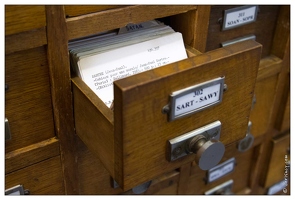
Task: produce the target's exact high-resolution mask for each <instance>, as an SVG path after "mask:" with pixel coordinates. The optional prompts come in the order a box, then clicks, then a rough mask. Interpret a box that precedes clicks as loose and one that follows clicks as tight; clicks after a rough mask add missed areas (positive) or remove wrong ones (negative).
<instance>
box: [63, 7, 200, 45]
mask: <svg viewBox="0 0 295 200" xmlns="http://www.w3.org/2000/svg"><path fill="white" fill-rule="evenodd" d="M70 7H71V8H72V6H70ZM196 8H197V6H192V5H183V6H182V5H175V6H173V5H172V6H171V5H160V6H158V5H135V6H124V7H122V8H117V9H111V10H107V11H105V12H95V13H92V14H89V15H83V16H78V17H70V18H68V19H67V20H66V23H67V29H68V39H69V40H72V39H77V38H80V37H85V36H89V35H92V34H97V33H99V32H103V31H108V30H113V29H118V28H121V27H124V26H126V25H127V24H128V23H135V24H136V23H141V22H144V21H149V20H153V19H157V18H163V17H167V16H172V15H177V14H179V13H185V12H187V11H189V10H195V9H196ZM66 9H69V8H67V7H66ZM90 9H91V8H90ZM94 9H95V8H94Z"/></svg>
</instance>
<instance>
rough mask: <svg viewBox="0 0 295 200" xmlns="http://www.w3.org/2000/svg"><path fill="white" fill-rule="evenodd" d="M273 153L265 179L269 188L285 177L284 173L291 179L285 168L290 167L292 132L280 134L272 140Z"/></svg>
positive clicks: (266, 186)
mask: <svg viewBox="0 0 295 200" xmlns="http://www.w3.org/2000/svg"><path fill="white" fill-rule="evenodd" d="M270 150H271V155H270V160H269V164H268V166H266V170H264V173H266V178H265V181H264V187H265V188H269V187H270V186H272V185H274V184H275V183H278V182H280V181H282V180H284V179H285V176H284V174H285V173H286V174H287V177H286V178H287V179H289V180H290V176H288V173H289V172H288V171H287V172H285V169H288V168H290V164H288V160H290V134H289V133H288V134H285V135H282V136H278V137H276V138H274V139H273V140H272V147H271V149H270Z"/></svg>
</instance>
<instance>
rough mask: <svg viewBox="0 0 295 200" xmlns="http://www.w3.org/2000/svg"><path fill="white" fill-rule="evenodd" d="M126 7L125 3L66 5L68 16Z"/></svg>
mask: <svg viewBox="0 0 295 200" xmlns="http://www.w3.org/2000/svg"><path fill="white" fill-rule="evenodd" d="M121 7H125V6H123V5H98V6H94V5H65V6H64V8H65V14H66V17H75V16H79V15H85V14H90V13H95V12H100V11H105V10H110V9H115V8H121Z"/></svg>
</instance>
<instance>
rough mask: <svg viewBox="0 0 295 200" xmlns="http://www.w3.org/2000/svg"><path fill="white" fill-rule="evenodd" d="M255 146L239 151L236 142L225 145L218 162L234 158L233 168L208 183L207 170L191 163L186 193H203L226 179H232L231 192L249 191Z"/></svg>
mask: <svg viewBox="0 0 295 200" xmlns="http://www.w3.org/2000/svg"><path fill="white" fill-rule="evenodd" d="M255 148H256V147H254V148H250V149H249V150H247V151H245V152H239V151H238V149H237V145H236V144H232V145H230V146H227V147H226V151H225V155H224V157H223V159H222V160H221V161H220V163H219V164H222V163H224V162H226V161H228V160H230V159H234V160H235V165H234V168H233V170H232V171H229V173H225V175H224V176H221V177H220V178H218V179H214V181H212V182H210V183H208V182H207V180H208V174H207V172H206V171H202V170H200V169H199V168H198V166H197V165H195V164H194V163H193V166H192V168H191V175H190V178H189V180H188V186H187V192H188V194H205V192H206V191H209V190H210V189H212V188H214V187H216V186H218V185H220V184H222V183H224V182H226V181H228V180H233V187H232V192H233V194H237V193H239V192H241V191H247V190H248V191H249V190H250V185H249V181H250V177H251V174H252V167H253V165H254V163H255V159H254V158H255V153H256V151H255V150H256V149H255ZM257 148H259V147H257ZM222 169H225V168H222ZM223 171H224V170H223Z"/></svg>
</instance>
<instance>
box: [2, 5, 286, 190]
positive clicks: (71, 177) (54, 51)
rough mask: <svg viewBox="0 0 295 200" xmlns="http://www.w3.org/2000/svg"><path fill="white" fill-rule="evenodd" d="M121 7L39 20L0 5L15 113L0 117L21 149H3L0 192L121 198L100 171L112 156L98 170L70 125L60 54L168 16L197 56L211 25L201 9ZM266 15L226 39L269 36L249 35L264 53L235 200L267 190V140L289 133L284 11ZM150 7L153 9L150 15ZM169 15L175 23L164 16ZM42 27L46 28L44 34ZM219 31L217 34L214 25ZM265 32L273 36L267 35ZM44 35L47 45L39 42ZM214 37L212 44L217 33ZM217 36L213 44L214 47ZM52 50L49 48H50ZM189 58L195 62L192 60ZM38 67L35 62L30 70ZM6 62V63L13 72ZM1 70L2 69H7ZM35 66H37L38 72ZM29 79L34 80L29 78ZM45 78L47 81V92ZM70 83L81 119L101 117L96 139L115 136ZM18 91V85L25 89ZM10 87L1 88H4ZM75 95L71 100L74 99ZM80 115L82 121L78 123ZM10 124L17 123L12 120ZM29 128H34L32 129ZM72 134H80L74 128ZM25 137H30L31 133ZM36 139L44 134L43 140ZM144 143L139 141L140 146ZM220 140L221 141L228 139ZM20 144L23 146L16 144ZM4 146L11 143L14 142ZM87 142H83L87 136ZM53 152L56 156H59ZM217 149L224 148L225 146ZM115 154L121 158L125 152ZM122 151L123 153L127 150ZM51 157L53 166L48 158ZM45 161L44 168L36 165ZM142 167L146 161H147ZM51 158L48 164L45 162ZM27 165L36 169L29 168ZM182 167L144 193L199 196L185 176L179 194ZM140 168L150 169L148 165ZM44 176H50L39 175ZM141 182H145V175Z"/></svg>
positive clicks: (37, 11)
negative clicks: (83, 40) (76, 42)
mask: <svg viewBox="0 0 295 200" xmlns="http://www.w3.org/2000/svg"><path fill="white" fill-rule="evenodd" d="M121 6H122V5H119V6H117V5H98V6H96V5H95V6H93V5H87V6H79V5H74V6H71V5H66V6H48V8H49V9H48V11H49V12H47V14H46V6H43V5H42V6H39V5H37V6H23V5H21V6H10V5H9V6H5V54H6V57H5V60H6V61H5V70H9V73H7V72H8V71H5V73H6V75H5V76H6V77H7V76H10V77H11V79H10V78H6V77H5V79H6V80H10V82H11V83H12V85H11V86H12V88H13V89H14V90H8V92H6V94H5V95H7V96H6V98H9V100H10V102H12V103H16V105H14V106H11V105H12V103H9V102H7V100H6V103H7V105H9V106H7V108H6V110H5V112H6V113H7V114H9V113H10V114H9V115H10V116H13V118H12V119H11V120H12V121H11V122H12V123H11V127H12V129H14V130H15V128H17V129H18V131H17V132H13V135H17V136H18V137H20V138H19V139H17V141H20V143H18V142H16V143H14V142H10V143H9V142H6V143H5V145H6V146H7V147H8V148H9V149H10V150H9V149H8V150H7V154H6V155H5V162H6V163H5V164H6V167H5V172H6V177H5V188H8V187H11V186H14V185H17V184H19V183H20V182H22V183H25V188H28V189H30V188H31V191H33V192H32V193H33V194H64V193H66V194H78V193H79V194H119V193H122V192H123V189H121V188H117V189H113V188H112V187H111V186H110V185H109V179H110V176H111V175H112V174H113V173H115V171H114V170H113V171H114V172H112V173H111V172H110V171H112V170H110V168H108V167H106V166H107V164H106V162H114V155H112V154H114V152H112V151H111V153H107V154H105V155H104V156H103V158H106V157H108V156H110V158H111V161H106V160H104V161H103V162H104V163H103V162H102V161H100V160H99V159H98V157H99V156H97V155H95V154H94V153H93V148H95V147H97V146H99V145H100V143H99V142H96V143H95V144H96V145H95V144H93V146H92V147H86V146H85V145H84V144H82V142H81V141H80V138H78V136H77V135H75V132H74V131H73V130H74V127H75V125H74V123H73V120H72V114H71V113H73V112H74V111H73V110H72V108H71V107H72V102H71V100H70V98H71V95H69V91H71V87H69V83H70V76H69V69H70V66H69V62H68V54H67V53H66V50H65V49H66V46H67V43H68V40H69V39H76V38H78V37H84V36H87V35H90V34H94V33H97V32H100V31H106V30H111V29H115V28H119V27H120V26H124V25H126V24H127V23H131V22H141V21H146V20H150V19H154V18H161V17H168V18H170V20H171V21H172V22H171V26H172V27H173V28H175V29H176V30H179V31H180V32H182V34H183V36H184V41H185V42H186V43H187V44H189V45H190V46H192V47H194V48H195V49H197V50H198V51H201V52H206V44H207V41H208V42H210V41H211V39H212V37H210V35H212V34H213V33H211V29H210V28H209V29H208V26H209V18H210V12H209V11H210V9H211V10H212V6H205V5H198V6H195V5H189V6H188V5H187V6H163V7H162V6H141V5H140V6H125V5H124V7H125V8H123V7H122V8H120V7H121ZM260 7H262V6H260ZM266 7H269V6H266ZM271 7H273V8H274V7H278V9H276V10H275V12H272V11H271V10H272V9H269V10H268V11H266V10H262V11H263V12H262V14H260V16H261V15H263V19H270V20H265V22H266V23H264V24H262V26H259V24H260V25H261V21H260V22H258V24H255V23H253V24H252V25H247V26H245V27H242V28H238V29H237V31H231V32H235V34H236V35H235V34H234V36H238V35H239V36H240V35H243V34H244V33H248V32H249V31H250V29H248V28H249V27H253V26H255V27H256V26H257V27H263V26H267V28H265V29H263V30H259V29H260V28H258V29H256V30H258V32H259V33H265V32H267V33H268V34H266V35H268V36H267V37H264V38H262V36H263V34H258V35H260V36H259V38H260V39H259V40H257V41H258V42H260V43H262V44H263V55H266V56H264V59H262V60H261V62H260V66H259V71H258V74H257V81H256V86H255V90H254V93H257V94H256V95H257V103H256V106H254V109H253V110H252V111H251V115H250V119H251V120H252V122H253V125H252V131H253V132H252V133H253V134H254V136H255V140H254V144H253V148H254V149H250V151H251V152H252V153H250V152H246V153H245V154H246V155H245V156H244V157H243V159H244V158H246V157H247V158H249V159H247V160H248V161H247V163H246V161H244V160H243V159H240V160H243V161H242V162H243V163H245V165H242V167H241V164H239V165H237V170H238V171H239V172H240V171H247V173H249V172H248V171H249V169H250V172H251V173H250V174H248V177H246V178H245V179H247V183H245V181H244V179H243V178H236V177H240V176H239V175H233V176H234V178H235V182H237V186H235V187H236V189H235V192H236V193H237V194H249V193H251V194H265V193H266V191H267V189H268V188H265V186H264V184H265V180H266V177H267V176H268V177H271V175H270V174H271V173H270V174H268V173H266V171H265V168H266V167H268V163H270V160H271V159H270V158H271V153H272V146H271V145H272V137H273V136H279V135H281V134H282V133H285V132H288V129H289V128H290V121H289V119H290V118H289V112H290V110H289V109H290V96H289V95H290V94H289V92H288V90H290V88H289V87H288V84H289V82H288V81H289V79H288V77H289V73H290V46H289V44H288V43H289V41H290V20H289V18H290V7H289V6H288V5H285V6H271ZM151 8H156V9H155V10H153V11H151V10H150V9H151ZM163 8H165V9H163ZM167 8H169V9H167ZM126 13H128V14H126ZM180 13H183V14H180ZM174 14H176V15H175V16H172V15H174ZM215 14H216V13H215ZM276 14H278V15H277V16H278V18H276V17H275V16H276ZM258 15H259V14H258ZM269 16H270V17H269ZM46 18H47V19H46ZM66 18H67V19H66ZM275 18H276V19H275ZM274 20H275V21H274ZM262 21H263V20H262ZM64 22H66V23H64ZM188 22H190V23H188ZM47 23H49V25H48V26H47ZM268 24H271V26H268ZM216 26H217V25H216ZM218 26H219V27H220V24H219V25H218ZM271 28H272V31H270V30H269V29H271ZM241 30H242V31H241ZM251 31H253V30H251ZM251 31H250V32H251ZM207 33H208V34H207ZM269 33H270V34H269ZM214 34H215V33H214ZM222 34H224V37H225V36H228V35H230V36H232V34H229V33H228V31H226V33H222ZM271 35H273V36H274V37H272V36H271ZM48 36H49V38H48V40H47V37H48ZM58 37H59V38H58ZM217 37H220V35H219V36H217ZM217 37H216V38H217ZM216 38H214V37H213V39H216ZM262 39H263V40H262ZM266 40H267V41H266ZM20 41H21V42H20ZM47 43H48V44H49V49H48V50H49V52H48V54H49V57H48V58H49V59H50V61H49V62H50V70H51V71H50V73H49V76H48V74H46V73H44V71H43V72H41V73H40V71H39V70H40V69H42V70H44V69H46V68H47V69H48V63H46V62H44V60H46V59H47V58H46V54H47V50H46V49H47ZM52 45H55V47H53V46H52ZM218 47H219V46H218ZM218 47H216V48H218ZM214 49H215V48H214ZM269 49H271V50H269ZM207 50H208V49H207ZM33 51H35V53H33V54H35V56H36V57H38V58H35V59H31V58H32V57H31V56H30V55H33V54H32V52H33ZM37 51H39V53H36V52H37ZM194 54H195V55H197V54H199V52H197V53H194ZM27 55H29V58H30V59H28V61H19V60H20V58H22V59H21V60H25V59H24V57H26V56H27ZM60 56H61V57H63V59H61V58H60ZM15 60H16V62H15ZM37 60H39V61H40V60H43V61H41V62H39V61H38V62H36V61H37ZM13 62H15V63H14V64H12V63H13ZM32 63H33V64H32ZM36 63H37V65H36ZM7 66H8V68H10V69H6V67H7ZM11 66H13V68H11ZM30 66H31V67H32V68H31V67H30ZM37 66H40V68H38V67H37ZM43 67H44V68H43ZM19 69H24V70H21V71H23V72H24V71H28V72H29V74H31V73H32V75H33V76H34V78H31V79H30V80H22V78H20V77H19V74H18V75H17V76H16V77H15V80H13V79H12V78H13V76H14V75H15V74H13V73H14V72H17V71H18V70H19ZM36 70H37V71H36ZM34 71H35V72H34ZM23 72H22V73H23ZM24 73H25V72H24ZM39 74H41V75H42V76H43V78H42V79H43V80H42V81H41V82H43V83H45V82H47V84H48V85H47V86H45V85H42V84H41V85H42V86H41V85H40V84H36V83H39V82H40V80H41V78H40V77H39ZM29 77H31V75H29ZM36 77H37V79H36V80H35V78H36ZM44 80H45V82H44ZM48 80H50V84H49V81H48ZM23 81H25V84H23V83H24V82H23ZM79 81H80V80H77V79H76V78H74V79H73V85H74V87H73V89H74V93H75V95H74V98H76V100H77V99H79V98H81V99H84V98H86V99H85V100H86V101H90V102H89V104H88V103H86V104H85V105H86V106H85V107H82V106H83V105H82V103H81V104H80V106H81V109H85V112H86V111H87V109H88V110H89V112H93V109H97V111H95V112H96V113H94V114H89V115H90V116H93V117H97V116H96V115H102V116H101V118H99V117H97V119H102V120H97V121H99V123H102V124H108V125H106V126H103V127H104V129H105V131H106V130H107V131H106V132H105V136H106V137H105V138H104V139H106V140H110V141H111V140H113V138H114V133H113V132H112V133H111V136H110V135H108V134H107V132H108V131H109V130H112V131H114V126H115V125H116V123H115V122H116V121H114V116H113V115H114V114H113V113H112V112H111V111H109V110H107V109H105V108H106V107H105V106H104V105H103V104H102V105H101V104H100V103H99V100H98V98H95V97H93V96H92V95H91V94H90V93H89V91H87V89H85V85H84V86H83V84H82V83H79ZM20 85H21V86H20ZM49 85H51V86H50V87H52V89H51V92H52V102H53V103H52V102H51V101H50V100H48V99H50V98H51V97H50V96H48V94H50V90H48V88H50V87H49ZM22 86H24V89H23V87H22ZM12 88H11V87H10V89H12ZM15 88H17V90H15ZM41 88H43V89H41ZM44 88H46V89H44ZM266 88H267V89H266ZM21 89H22V90H21ZM40 89H41V90H42V91H43V92H40V93H39V92H38V91H40ZM48 91H49V92H48ZM18 92H21V96H17V95H16V93H18ZM77 92H80V96H79V94H78V93H77ZM12 94H13V95H12ZM23 94H25V95H23ZM26 94H30V95H29V96H34V97H32V98H29V96H28V95H26ZM31 94H33V95H31ZM36 94H38V95H36ZM85 96H86V97H85ZM274 96H275V97H274ZM36 97H37V98H36ZM272 98H275V100H274V101H273V104H272V100H270V99H272ZM41 99H45V102H43V103H42V102H41ZM74 100H75V99H74ZM91 104H93V105H91ZM51 106H52V107H51ZM17 107H18V108H17ZM50 107H51V108H50ZM11 108H13V110H11ZM32 108H34V109H32ZM74 108H75V107H74ZM44 109H45V110H44ZM50 110H51V111H50ZM19 111H20V112H19ZM26 111H28V112H27V114H28V115H29V117H28V115H26ZM40 112H41V113H44V115H42V114H37V115H36V116H38V117H39V118H38V119H37V117H36V116H34V114H32V113H40ZM49 112H51V113H52V114H54V115H53V116H54V117H52V114H51V115H50V114H49ZM75 112H76V111H75ZM87 112H88V111H87ZM85 115H86V114H85ZM85 115H81V118H83V117H84V116H85ZM267 115H270V116H269V120H267ZM259 116H263V117H259ZM31 117H32V118H31ZM48 117H49V118H48ZM10 118H11V117H9V119H10ZM44 118H46V119H44ZM16 119H22V120H21V121H19V120H17V121H16ZM48 119H49V121H48ZM97 121H89V122H87V123H86V125H88V124H90V126H93V127H94V129H92V128H91V127H87V129H86V130H87V132H88V131H89V132H90V133H91V134H96V135H97V133H98V132H99V131H96V130H100V133H101V131H102V130H103V129H101V127H100V126H99V125H98V123H97ZM245 121H246V120H245ZM33 122H36V123H33ZM53 122H54V124H53ZM190 122H192V123H193V122H194V120H190ZM93 123H96V124H93ZM254 123H255V124H254ZM258 123H259V125H258ZM31 124H33V126H32V125H31ZM245 124H246V123H245ZM192 126H193V125H192ZM54 127H55V128H54ZM77 127H79V125H78V126H77ZM77 127H75V128H77ZM80 127H81V126H80ZM32 129H34V130H37V131H34V130H33V131H30V130H32ZM78 129H79V128H78ZM151 129H152V128H151ZM55 131H56V132H55ZM154 131H155V129H152V130H150V131H149V133H152V134H155V133H153V132H154ZM78 132H79V131H78ZM78 132H77V133H78ZM80 132H81V131H80ZM44 133H45V135H43V134H44ZM82 133H84V132H82ZM145 135H147V134H145ZM145 135H143V136H141V137H142V138H143V137H144V136H145ZM55 136H58V137H55ZM101 136H104V135H100V136H95V137H93V138H94V139H95V138H100V137H101ZM42 137H44V139H42ZM79 137H80V136H79ZM225 137H226V138H227V137H228V135H227V136H225ZM23 138H29V139H25V140H24V141H21V140H22V139H23ZM13 139H15V137H14V138H13ZM31 139H32V140H31ZM87 139H88V140H90V138H87ZM91 139H92V138H91ZM100 139H101V138H100ZM132 139H133V138H132ZM156 139H159V137H156ZM222 140H224V138H222ZM12 141H14V140H12ZM77 141H78V142H77ZM145 141H148V140H145ZM100 142H101V141H100ZM159 143H161V142H158V143H157V142H156V143H155V145H153V146H152V147H150V146H148V145H146V146H147V147H148V148H146V149H147V151H148V150H150V149H151V150H152V151H156V150H154V148H155V147H156V149H157V150H158V147H159V146H157V144H159ZM108 144H111V145H110V146H111V148H113V147H114V144H112V142H111V143H108V142H107V143H106V144H103V145H102V148H103V149H104V150H103V151H102V152H108V151H105V150H107V149H109V148H110V147H109V146H108ZM233 144H234V143H232V145H230V146H234V145H233ZM59 145H60V148H61V151H59ZM112 145H113V146H112ZM106 146H107V147H106ZM88 148H89V149H90V150H91V151H90V150H89V149H88ZM226 148H229V147H228V146H227V147H226ZM232 148H233V147H232ZM123 150H124V151H125V150H126V148H124V149H123ZM127 150H129V152H130V148H129V149H127ZM140 151H141V150H140ZM163 151H164V147H163ZM60 152H61V155H62V156H61V157H60V156H57V155H58V154H60ZM233 152H234V153H233V154H234V155H239V156H238V157H241V158H242V155H244V154H239V153H236V152H235V151H233ZM100 153H101V152H100ZM250 154H252V156H249V155H250ZM127 155H128V156H129V157H132V155H133V153H132V152H131V154H128V153H127ZM247 155H248V156H247ZM53 157H54V159H52V158H53ZM60 158H61V159H60ZM44 159H45V160H46V162H43V160H44ZM148 159H149V160H152V159H154V156H151V158H148ZM51 160H54V161H52V162H51ZM60 162H61V164H62V165H61V164H60ZM121 162H123V160H121ZM36 163H39V164H37V165H36ZM41 163H42V164H41ZM43 163H44V164H43ZM50 163H54V164H50ZM139 163H141V162H139ZM250 163H251V164H250ZM123 164H127V167H128V165H130V162H129V164H128V162H127V163H126V162H125V163H123ZM188 165H189V166H191V165H190V162H186V161H185V160H184V162H183V163H181V166H179V168H177V170H178V171H177V172H176V173H174V170H173V171H172V170H170V171H169V170H168V171H166V169H167V168H168V167H167V168H166V169H165V170H162V171H161V172H160V171H159V173H161V174H160V175H159V176H158V175H155V174H154V175H153V178H152V179H153V181H152V185H151V187H150V188H149V189H148V190H147V192H146V194H185V193H188V192H189V193H191V194H201V193H202V191H200V190H199V189H196V188H198V187H197V186H196V185H195V183H196V181H195V180H192V177H191V178H190V179H188V180H189V181H190V182H191V183H194V184H189V186H188V181H186V178H187V177H188V173H187V172H186V169H189V168H190V167H189V166H188ZM62 166H63V167H62ZM135 167H138V168H140V164H137V163H136V164H135ZM146 168H147V170H149V168H150V166H147V167H146ZM173 168H174V167H173ZM191 168H193V169H195V170H197V169H198V168H197V166H195V165H193V166H192V167H191ZM240 168H241V169H240ZM45 169H46V170H45ZM48 169H49V170H50V171H48ZM62 169H63V170H62ZM246 169H247V170H246ZM123 170H124V169H123ZM123 170H122V171H121V172H120V173H125V172H126V170H125V171H123ZM156 170H157V169H155V171H156ZM164 171H165V172H164ZM197 171H198V170H197ZM46 172H49V173H52V174H51V176H50V177H49V175H48V174H47V173H46ZM61 172H62V173H61ZM166 172H167V174H168V175H167V176H165V175H164V174H166ZM172 172H173V173H172ZM178 172H179V174H178ZM198 173H199V174H198ZM198 173H196V174H194V175H193V177H196V176H202V174H204V172H203V171H201V172H198ZM276 173H277V172H276ZM169 174H170V175H169ZM124 175H125V174H124ZM141 175H142V174H140V175H139V177H140V176H141ZM146 175H150V174H149V173H146ZM43 176H46V178H43ZM164 177H166V178H164ZM243 177H244V175H243ZM141 180H142V181H143V178H141ZM224 180H226V178H224ZM130 182H131V181H129V183H130ZM139 182H140V181H139ZM220 182H221V181H220ZM206 187H207V186H206ZM40 188H41V189H40ZM202 188H203V186H202ZM208 188H209V186H208ZM128 192H129V193H128ZM128 192H127V193H126V194H130V190H129V191H128Z"/></svg>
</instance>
